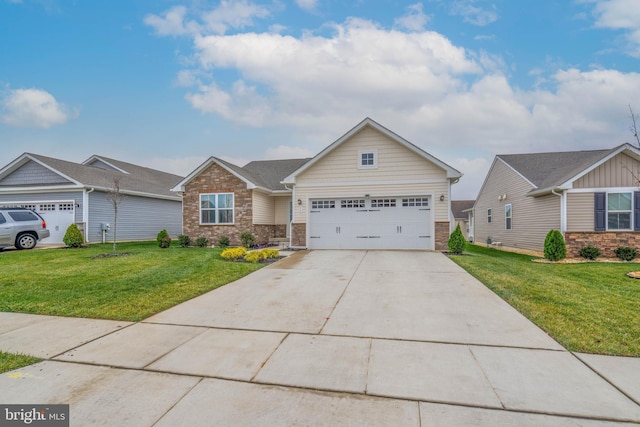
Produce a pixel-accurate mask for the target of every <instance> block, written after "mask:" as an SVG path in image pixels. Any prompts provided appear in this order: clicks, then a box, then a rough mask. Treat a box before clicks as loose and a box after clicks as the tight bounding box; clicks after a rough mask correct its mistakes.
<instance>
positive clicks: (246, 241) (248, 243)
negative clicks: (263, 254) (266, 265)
mask: <svg viewBox="0 0 640 427" xmlns="http://www.w3.org/2000/svg"><path fill="white" fill-rule="evenodd" d="M240 241H241V242H242V246H244V247H245V248H251V247H253V244H254V243H255V242H256V238H255V236H254V235H253V234H251V233H250V232H249V231H245V232H244V233H242V234H241V235H240Z"/></svg>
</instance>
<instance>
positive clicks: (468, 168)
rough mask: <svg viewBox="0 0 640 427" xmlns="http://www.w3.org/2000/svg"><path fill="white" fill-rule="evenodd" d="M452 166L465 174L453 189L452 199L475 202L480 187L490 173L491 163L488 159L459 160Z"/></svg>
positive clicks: (452, 163)
mask: <svg viewBox="0 0 640 427" xmlns="http://www.w3.org/2000/svg"><path fill="white" fill-rule="evenodd" d="M450 165H451V166H453V167H454V168H456V169H458V170H459V171H461V172H462V173H463V176H462V178H460V181H458V183H456V184H455V185H454V186H452V187H451V192H452V195H453V197H452V198H453V199H454V200H475V198H476V197H477V196H478V190H479V189H480V185H482V183H483V182H484V178H485V177H486V176H487V172H489V167H490V166H491V161H490V160H488V159H487V158H486V157H479V158H475V159H467V158H459V159H455V160H453V161H452V162H451V163H450Z"/></svg>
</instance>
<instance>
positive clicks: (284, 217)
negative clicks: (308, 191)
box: [274, 197, 291, 224]
mask: <svg viewBox="0 0 640 427" xmlns="http://www.w3.org/2000/svg"><path fill="white" fill-rule="evenodd" d="M274 201H275V223H276V224H288V223H289V203H290V202H291V197H275V198H274Z"/></svg>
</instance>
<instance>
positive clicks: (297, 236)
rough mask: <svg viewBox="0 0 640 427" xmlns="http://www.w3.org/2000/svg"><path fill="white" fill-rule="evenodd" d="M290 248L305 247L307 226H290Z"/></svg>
mask: <svg viewBox="0 0 640 427" xmlns="http://www.w3.org/2000/svg"><path fill="white" fill-rule="evenodd" d="M291 246H299V247H306V246H307V224H300V223H298V224H291Z"/></svg>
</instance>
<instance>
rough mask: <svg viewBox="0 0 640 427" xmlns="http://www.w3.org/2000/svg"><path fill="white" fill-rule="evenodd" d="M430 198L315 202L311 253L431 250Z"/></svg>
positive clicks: (311, 207)
mask: <svg viewBox="0 0 640 427" xmlns="http://www.w3.org/2000/svg"><path fill="white" fill-rule="evenodd" d="M431 218H432V217H431V198H430V197H426V196H416V197H384V198H371V199H316V200H310V203H309V248H311V249H432V248H433V246H432V243H431V242H432V240H431V230H432V227H433V222H432V219H431Z"/></svg>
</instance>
